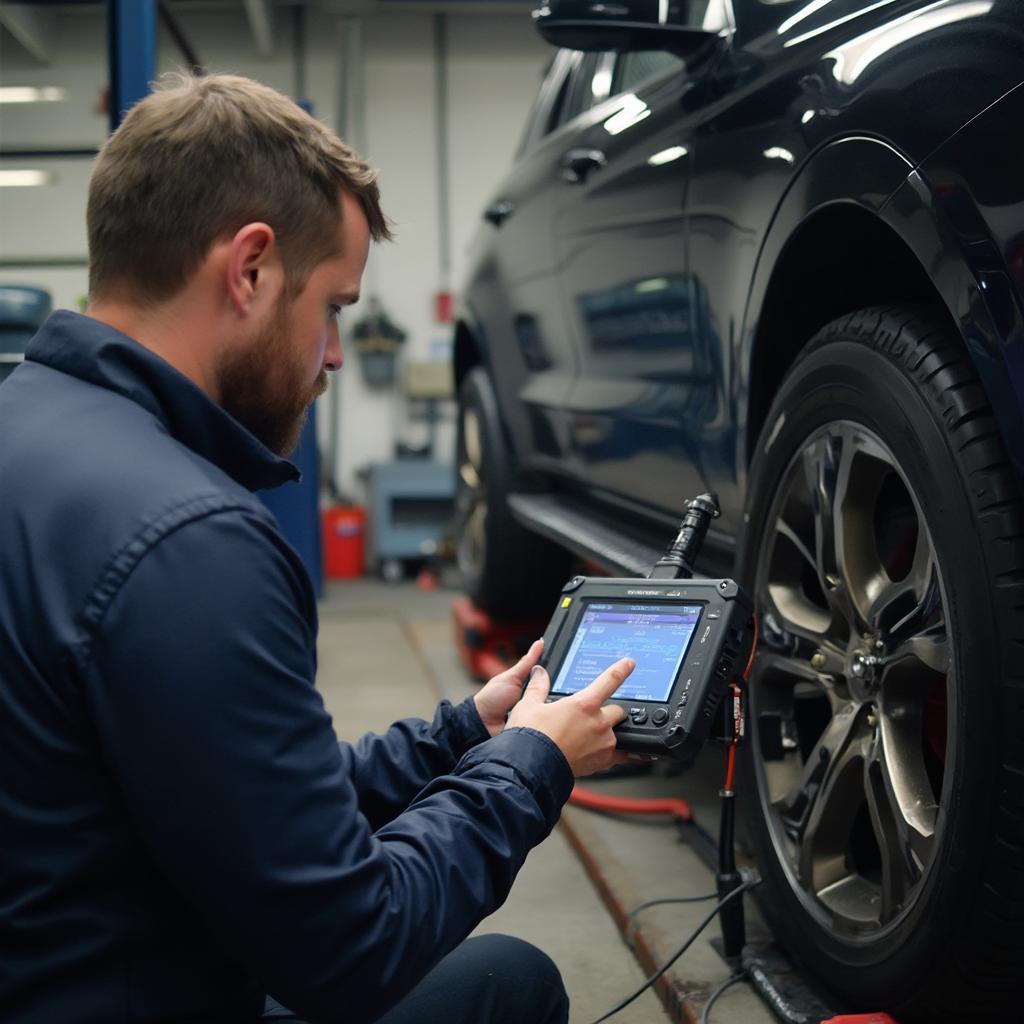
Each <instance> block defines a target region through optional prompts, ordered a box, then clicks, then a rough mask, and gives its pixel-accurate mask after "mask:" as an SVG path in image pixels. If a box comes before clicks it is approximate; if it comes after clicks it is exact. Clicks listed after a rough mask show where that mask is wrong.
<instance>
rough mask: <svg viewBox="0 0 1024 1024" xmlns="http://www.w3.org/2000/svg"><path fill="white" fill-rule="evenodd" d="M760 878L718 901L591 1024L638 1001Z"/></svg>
mask: <svg viewBox="0 0 1024 1024" xmlns="http://www.w3.org/2000/svg"><path fill="white" fill-rule="evenodd" d="M760 884H761V879H760V876H755V877H754V878H752V879H750V880H749V881H747V882H744V883H743V884H742V885H740V886H737V887H736V888H735V889H733V890H732V892H730V893H729V895H728V896H726V897H725V899H723V900H720V901H719V902H718V903H716V904H715V906H714V908H713V909H712V910H711V911H710V912H709V913H708V915H707V916H706V917H705V918H704V920H703V921H701V923H700V924H699V925H697V927H696V928H695V929H694V931H693V932H692V933H691V934H690V936H689V938H688V939H687V940H686V941H685V942H684V943H683V944H682V945H681V946H680V947H679V949H677V950H676V951H675V952H674V953H673V954H672V955H671V956H670V957H669V958H668V960H666V961H665V963H663V964H662V965H661V966H660V967H659V968H658V969H657V970H656V971H655V972H654V974H652V975H651V976H650V977H649V978H648V979H647V980H646V981H645V982H644V983H643V984H642V985H641V986H640V988H638V989H637V990H636V991H635V992H634V993H633V994H632V995H630V996H627V997H626V998H625V999H623V1000H622V1002H621V1003H619V1004H618V1005H617V1006H613V1007H612V1008H611V1009H610V1010H609V1011H608V1012H607V1013H605V1014H603V1015H602V1016H600V1017H598V1018H597V1020H595V1021H594V1022H593V1024H601V1022H602V1021H606V1020H607V1019H608V1018H609V1017H613V1016H614V1015H615V1014H616V1013H618V1012H619V1011H620V1010H623V1009H625V1008H626V1007H627V1006H629V1004H630V1003H631V1002H633V1000H634V999H638V998H639V997H640V996H642V995H643V994H644V992H646V991H647V990H648V989H649V988H650V987H651V986H652V985H653V984H654V983H655V982H656V981H657V980H658V979H659V978H660V977H661V976H662V975H663V974H664V973H665V972H666V971H667V970H668V969H669V968H670V967H671V966H672V965H673V964H674V963H675V962H676V961H677V960H678V959H679V958H680V957H681V956H682V955H683V954H684V953H685V952H686V951H687V950H688V949H689V948H690V946H692V945H693V944H694V942H696V941H697V937H698V936H699V935H700V934H701V932H703V931H704V929H705V928H707V926H708V925H709V924H711V922H712V921H714V919H715V918H716V917H717V916H718V913H719V912H720V911H721V909H722V907H724V906H726V905H728V904H729V903H730V902H731V901H732V900H735V899H740V898H742V896H743V893H745V892H746V891H747V890H748V889H753V888H754V886H755V885H760Z"/></svg>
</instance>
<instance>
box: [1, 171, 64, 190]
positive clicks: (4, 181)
mask: <svg viewBox="0 0 1024 1024" xmlns="http://www.w3.org/2000/svg"><path fill="white" fill-rule="evenodd" d="M52 184H53V175H52V174H51V173H50V172H49V171H0V188H4V187H8V188H30V187H31V186H33V185H52Z"/></svg>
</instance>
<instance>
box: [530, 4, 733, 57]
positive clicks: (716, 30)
mask: <svg viewBox="0 0 1024 1024" xmlns="http://www.w3.org/2000/svg"><path fill="white" fill-rule="evenodd" d="M533 20H534V24H535V25H536V27H537V31H538V32H540V34H541V36H542V37H543V38H544V40H545V41H546V42H549V43H552V44H553V45H555V46H563V47H565V48H566V49H569V50H601V51H603V50H615V51H617V52H619V53H626V52H628V51H630V50H669V51H671V52H672V53H676V54H678V55H679V56H680V57H694V56H695V55H697V54H698V53H700V51H702V50H704V49H705V48H708V47H710V46H711V44H713V43H714V41H715V40H716V39H717V38H718V37H719V36H720V35H722V34H723V33H725V32H727V31H728V30H729V28H730V24H729V20H728V16H727V14H726V2H725V0H541V5H540V7H538V8H537V9H536V10H535V11H534V12H533Z"/></svg>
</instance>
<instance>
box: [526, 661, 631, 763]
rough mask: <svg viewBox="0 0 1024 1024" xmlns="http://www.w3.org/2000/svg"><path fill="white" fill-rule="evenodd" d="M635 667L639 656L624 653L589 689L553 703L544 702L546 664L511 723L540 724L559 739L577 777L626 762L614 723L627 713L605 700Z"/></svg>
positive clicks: (537, 671)
mask: <svg viewBox="0 0 1024 1024" xmlns="http://www.w3.org/2000/svg"><path fill="white" fill-rule="evenodd" d="M516 667H517V668H518V667H519V666H518V665H517V666H516ZM634 668H636V662H635V661H633V660H632V659H631V658H622V659H620V660H619V661H617V662H615V664H614V665H612V666H611V667H609V668H607V669H605V670H604V672H602V673H601V674H600V675H599V676H598V677H597V678H596V679H595V680H594V681H593V682H592V683H591V684H590V685H589V686H588V687H587V688H586V689H584V690H580V691H579V692H578V693H574V694H573V695H572V696H571V697H563V698H562V699H561V700H556V701H554V702H553V703H551V704H545V703H544V702H545V701H546V700H547V696H548V691H549V690H550V688H551V680H550V678H549V677H548V674H547V672H545V671H544V669H542V668H538V669H535V670H534V671H533V674H532V675H531V676H530V685H529V686H527V688H526V692H525V693H524V694H523V699H522V700H521V701H520V702H519V703H518V704H517V705H516V706H515V708H513V710H512V713H511V714H510V715H509V718H508V724H509V725H510V726H525V727H526V728H529V729H536V730H537V731H538V732H542V733H544V735H545V736H547V737H549V738H550V739H552V740H554V742H555V743H556V744H558V748H559V749H560V750H561V751H562V753H563V754H564V755H565V759H566V760H567V761H568V762H569V766H570V767H571V768H572V773H573V775H575V776H577V777H579V776H581V775H590V774H591V772H598V771H601V770H603V769H604V768H610V767H611V766H612V765H613V764H620V763H622V762H623V761H625V760H627V758H628V755H627V754H624V753H622V752H621V751H617V750H616V749H615V733H613V732H612V727H613V726H616V725H618V724H619V722H621V721H622V720H623V719H624V718H625V717H626V712H625V710H624V709H623V708H621V707H619V706H618V705H617V704H609V705H607V706H604V702H605V701H606V700H607V699H608V698H609V697H610V696H611V695H612V694H613V693H614V692H615V691H616V690H617V689H618V688H619V687H620V686H621V685H622V684H623V682H624V681H625V679H626V677H627V676H628V675H629V674H630V672H632V671H633V669H634Z"/></svg>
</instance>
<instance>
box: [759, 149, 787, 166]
mask: <svg viewBox="0 0 1024 1024" xmlns="http://www.w3.org/2000/svg"><path fill="white" fill-rule="evenodd" d="M764 155H765V156H766V157H768V159H769V160H785V162H786V163H787V164H791V163H793V161H794V157H793V154H792V153H790V151H789V150H788V149H783V148H782V146H772V147H771V149H766V150H765V151H764Z"/></svg>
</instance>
